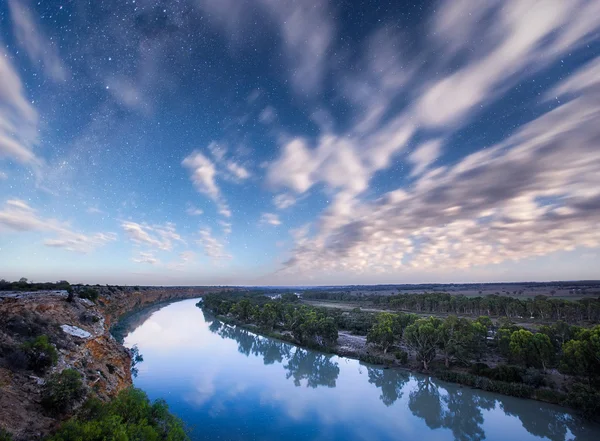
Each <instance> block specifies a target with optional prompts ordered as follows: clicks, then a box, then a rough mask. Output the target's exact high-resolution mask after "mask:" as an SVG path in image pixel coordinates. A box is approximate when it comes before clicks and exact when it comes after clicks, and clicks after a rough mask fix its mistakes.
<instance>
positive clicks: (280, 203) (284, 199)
mask: <svg viewBox="0 0 600 441" xmlns="http://www.w3.org/2000/svg"><path fill="white" fill-rule="evenodd" d="M295 203H296V198H295V197H293V196H291V195H289V194H287V193H282V194H278V195H277V196H275V197H274V198H273V205H275V207H277V208H278V209H279V210H285V209H286V208H289V207H291V206H292V205H294V204H295Z"/></svg>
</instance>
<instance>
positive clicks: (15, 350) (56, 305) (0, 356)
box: [0, 287, 220, 440]
mask: <svg viewBox="0 0 600 441" xmlns="http://www.w3.org/2000/svg"><path fill="white" fill-rule="evenodd" d="M94 289H95V290H96V291H97V292H98V294H99V298H98V299H97V300H96V302H92V301H90V300H87V299H84V298H80V297H79V296H78V295H77V291H78V288H77V287H75V295H74V296H71V298H70V299H69V300H71V301H68V295H67V293H66V292H43V293H39V292H38V293H15V294H2V295H0V422H1V424H0V425H1V426H2V427H3V428H4V429H6V430H8V431H9V432H11V433H12V434H13V436H14V438H15V440H36V439H42V438H43V436H45V435H46V434H48V433H49V432H51V431H52V430H53V429H55V428H56V427H57V426H58V425H59V424H60V423H61V422H62V421H63V420H64V419H66V418H68V417H69V416H70V415H63V416H61V417H56V416H52V415H50V414H49V413H48V412H47V411H45V410H44V408H43V407H42V405H41V399H42V390H43V385H44V382H45V380H46V378H47V377H48V376H49V375H51V374H52V373H54V372H61V371H62V370H63V369H67V368H71V369H76V370H77V371H78V372H79V373H80V374H81V375H82V377H83V380H84V383H85V384H86V386H87V389H88V391H89V393H95V394H96V395H97V396H98V397H99V398H101V399H103V400H108V399H110V398H111V397H112V396H114V395H116V394H117V393H118V392H119V391H120V390H122V389H124V388H126V387H129V386H131V385H132V378H131V371H130V366H131V357H130V354H129V351H128V350H127V349H125V348H124V347H123V346H122V345H121V344H120V343H119V342H117V340H115V338H114V337H113V336H112V335H111V334H110V327H111V325H114V324H115V323H116V322H117V321H118V320H119V318H120V317H121V316H123V315H125V314H127V313H130V312H132V311H135V310H139V309H142V308H145V307H147V306H151V305H153V304H158V303H161V302H168V301H175V300H180V299H187V298H195V297H199V296H202V295H203V294H205V293H207V292H214V291H216V290H220V289H219V288H137V289H132V288H116V287H94ZM40 335H46V336H48V338H49V341H50V342H51V343H52V345H54V346H55V347H56V349H57V350H58V361H57V363H56V364H55V365H54V366H53V367H52V368H50V369H49V370H48V371H47V372H45V373H43V374H40V373H36V372H35V371H33V370H31V369H29V368H28V367H27V363H26V360H23V352H22V345H23V344H24V343H26V342H28V341H31V340H32V339H34V338H36V337H38V336H40ZM75 411H76V409H75ZM71 413H72V412H71Z"/></svg>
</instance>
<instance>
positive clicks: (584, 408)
mask: <svg viewBox="0 0 600 441" xmlns="http://www.w3.org/2000/svg"><path fill="white" fill-rule="evenodd" d="M566 403H567V405H568V406H571V407H572V408H574V409H576V410H578V411H579V412H580V413H581V414H582V415H583V416H584V417H585V418H587V419H598V418H600V392H599V391H597V390H594V389H593V388H591V387H588V386H587V385H585V384H582V383H575V384H574V385H573V386H572V387H571V388H570V389H569V394H568V395H567V400H566Z"/></svg>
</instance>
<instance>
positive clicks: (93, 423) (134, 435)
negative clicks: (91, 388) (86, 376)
mask: <svg viewBox="0 0 600 441" xmlns="http://www.w3.org/2000/svg"><path fill="white" fill-rule="evenodd" d="M81 440H85V441H105V440H115V441H117V440H118V441H130V440H131V441H133V440H136V441H137V440H144V441H159V440H167V441H188V440H189V438H188V436H187V435H186V433H185V430H184V429H183V424H182V422H181V421H180V420H179V419H178V418H177V417H175V416H173V415H172V414H171V413H169V408H168V406H167V404H166V403H165V402H164V401H162V400H158V401H155V402H154V403H151V402H150V400H148V397H147V395H146V394H145V393H144V392H142V391H141V390H139V389H133V388H131V389H127V390H124V391H122V392H121V393H120V394H119V395H118V396H117V397H116V398H115V399H114V400H113V401H112V402H110V403H108V404H105V403H102V402H100V401H99V400H98V399H97V398H94V399H90V400H88V401H87V402H86V403H85V405H84V406H83V408H82V411H81V412H80V415H79V417H78V418H76V419H72V420H70V421H68V422H67V423H65V424H64V425H63V426H62V427H61V428H60V429H59V430H58V432H57V433H56V434H55V435H53V436H52V437H51V438H49V439H48V441H81Z"/></svg>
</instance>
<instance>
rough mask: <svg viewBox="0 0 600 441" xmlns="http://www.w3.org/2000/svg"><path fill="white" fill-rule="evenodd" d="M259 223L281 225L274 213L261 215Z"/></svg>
mask: <svg viewBox="0 0 600 441" xmlns="http://www.w3.org/2000/svg"><path fill="white" fill-rule="evenodd" d="M260 223H261V224H268V225H273V226H279V225H281V220H279V216H278V215H276V214H274V213H263V214H262V215H261V216H260Z"/></svg>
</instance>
